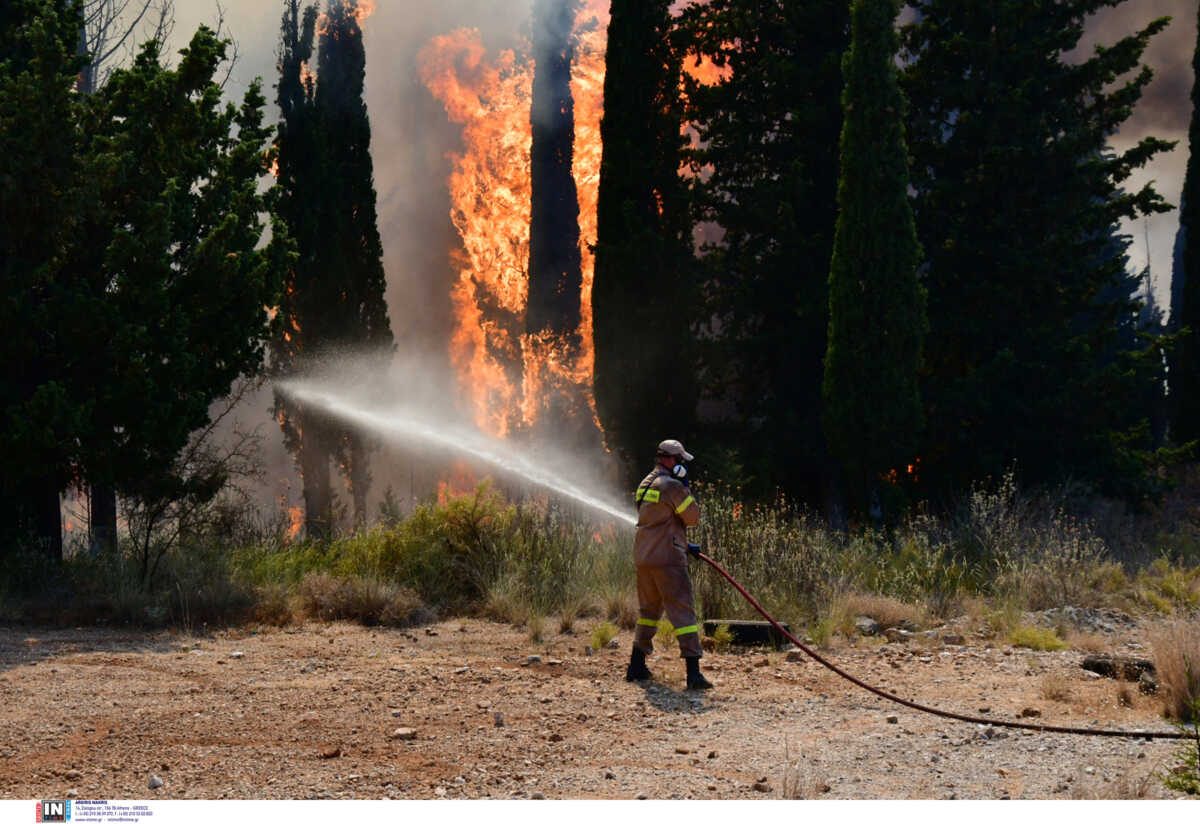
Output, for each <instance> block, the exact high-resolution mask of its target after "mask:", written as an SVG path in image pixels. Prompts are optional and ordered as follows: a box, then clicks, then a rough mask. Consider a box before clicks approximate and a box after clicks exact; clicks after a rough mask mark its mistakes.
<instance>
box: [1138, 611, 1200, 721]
mask: <svg viewBox="0 0 1200 824" xmlns="http://www.w3.org/2000/svg"><path fill="white" fill-rule="evenodd" d="M1150 645H1151V648H1152V649H1153V650H1154V669H1155V671H1156V673H1157V675H1158V689H1159V693H1160V694H1161V695H1162V697H1163V712H1164V713H1165V714H1166V715H1167V717H1168V718H1174V719H1177V720H1179V721H1185V722H1186V721H1195V720H1200V719H1194V718H1192V717H1191V716H1192V708H1193V707H1194V706H1196V703H1197V702H1200V621H1196V620H1191V621H1171V622H1169V623H1167V624H1164V625H1163V626H1162V627H1161V628H1159V629H1157V630H1155V631H1154V632H1153V633H1151V636H1150Z"/></svg>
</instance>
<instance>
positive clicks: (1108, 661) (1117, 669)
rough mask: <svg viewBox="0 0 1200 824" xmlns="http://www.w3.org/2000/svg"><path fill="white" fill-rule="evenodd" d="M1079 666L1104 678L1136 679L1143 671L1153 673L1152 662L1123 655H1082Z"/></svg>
mask: <svg viewBox="0 0 1200 824" xmlns="http://www.w3.org/2000/svg"><path fill="white" fill-rule="evenodd" d="M1081 666H1082V667H1083V668H1084V669H1085V670H1087V671H1088V672H1094V673H1096V674H1097V675H1101V676H1103V677H1105V678H1116V679H1121V680H1125V681H1137V680H1139V679H1140V678H1141V677H1142V673H1143V672H1148V673H1150V674H1151V675H1153V674H1154V663H1153V662H1151V661H1148V660H1146V659H1145V658H1128V657H1126V656H1123V655H1105V654H1103V653H1101V654H1093V655H1087V656H1084V659H1083V664H1081Z"/></svg>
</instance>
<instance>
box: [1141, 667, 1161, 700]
mask: <svg viewBox="0 0 1200 824" xmlns="http://www.w3.org/2000/svg"><path fill="white" fill-rule="evenodd" d="M1138 692H1140V693H1141V694H1142V695H1154V694H1155V693H1157V692H1158V679H1157V678H1155V677H1154V673H1152V672H1143V673H1142V674H1141V675H1139V676H1138Z"/></svg>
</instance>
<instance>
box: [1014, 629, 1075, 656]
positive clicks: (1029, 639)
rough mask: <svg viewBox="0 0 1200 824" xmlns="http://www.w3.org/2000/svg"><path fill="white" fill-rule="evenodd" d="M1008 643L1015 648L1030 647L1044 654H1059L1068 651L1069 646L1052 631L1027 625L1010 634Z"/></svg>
mask: <svg viewBox="0 0 1200 824" xmlns="http://www.w3.org/2000/svg"><path fill="white" fill-rule="evenodd" d="M1008 643H1010V644H1012V645H1013V646H1014V647H1028V648H1029V649H1036V650H1041V651H1043V652H1057V651H1058V650H1062V649H1066V648H1067V646H1068V644H1067V642H1066V641H1064V640H1063V639H1062V638H1060V637H1058V633H1057V632H1055V631H1054V630H1052V629H1042V628H1041V627H1031V626H1028V625H1025V624H1022V625H1020V626H1017V627H1015V628H1014V629H1012V630H1011V631H1010V632H1009V633H1008Z"/></svg>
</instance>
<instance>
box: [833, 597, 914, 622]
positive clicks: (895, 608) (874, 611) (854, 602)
mask: <svg viewBox="0 0 1200 824" xmlns="http://www.w3.org/2000/svg"><path fill="white" fill-rule="evenodd" d="M841 600H842V603H841V609H840V610H839V611H840V612H843V613H846V614H849V616H850V619H851V621H853V619H854V618H856V617H857V616H859V615H866V616H868V617H870V618H873V619H874V620H875V621H876V623H878V624H879V628H880V629H881V630H882V629H888V628H889V627H895V626H899V625H900V624H903V623H906V622H907V623H909V624H912V625H915V626H920V625H921V624H923V623H924V622H925V613H924V610H922V609H921V607H919V606H914V605H913V604H906V603H904V602H903V601H898V600H896V599H895V598H889V597H887V596H886V595H864V594H861V593H850V594H848V595H844V596H842V599H841Z"/></svg>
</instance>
